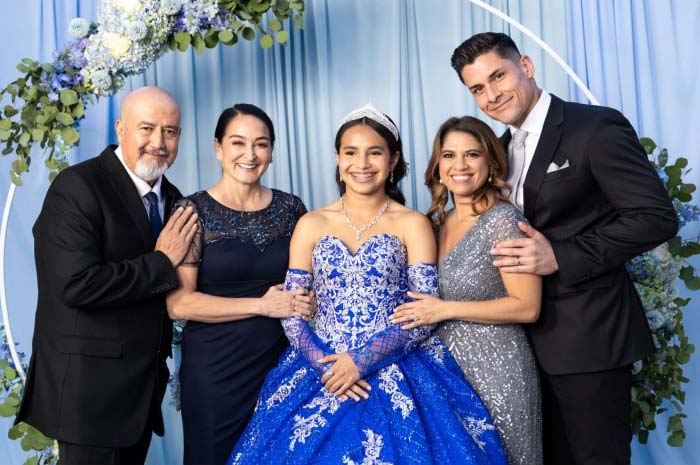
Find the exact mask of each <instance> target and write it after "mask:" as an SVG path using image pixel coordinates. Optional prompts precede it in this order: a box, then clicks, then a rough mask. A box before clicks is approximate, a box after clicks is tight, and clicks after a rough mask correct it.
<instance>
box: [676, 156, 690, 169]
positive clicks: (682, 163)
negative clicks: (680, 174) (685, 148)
mask: <svg viewBox="0 0 700 465" xmlns="http://www.w3.org/2000/svg"><path fill="white" fill-rule="evenodd" d="M675 165H676V166H678V167H679V168H685V167H686V166H688V160H687V159H686V158H679V159H678V160H676V163H675Z"/></svg>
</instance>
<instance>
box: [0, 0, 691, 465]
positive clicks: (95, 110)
mask: <svg viewBox="0 0 700 465" xmlns="http://www.w3.org/2000/svg"><path fill="white" fill-rule="evenodd" d="M490 3H491V5H493V6H495V7H496V8H499V9H501V10H503V11H505V12H507V13H508V14H510V15H512V16H513V17H514V18H515V19H517V20H518V21H520V22H522V23H523V24H524V25H525V26H527V27H528V28H530V29H532V30H533V31H534V32H535V33H537V34H538V35H540V36H541V37H542V38H543V39H544V40H545V41H546V42H547V43H549V44H550V45H551V46H552V47H553V48H554V49H555V50H556V51H557V52H558V53H559V54H560V55H561V56H563V57H564V58H565V59H566V60H567V61H568V62H569V63H570V65H571V66H572V67H573V68H574V70H575V71H576V72H577V73H578V74H579V76H580V77H581V78H582V79H583V80H584V82H585V83H586V84H587V85H588V86H589V88H590V89H591V90H592V92H593V94H594V95H595V96H596V97H597V98H598V99H599V100H600V101H601V103H602V104H604V105H607V106H611V107H614V108H617V109H619V110H621V111H622V112H623V113H624V114H625V115H626V116H627V117H628V118H629V119H630V121H631V122H632V124H633V126H635V128H636V129H637V131H638V133H639V134H640V135H645V136H650V137H652V138H654V139H655V140H656V141H657V142H658V143H660V144H661V145H663V146H664V147H667V148H668V149H669V152H670V153H671V154H672V155H674V156H685V157H687V158H688V159H689V160H690V163H691V166H694V167H695V170H694V171H693V172H691V173H690V175H689V176H688V179H690V180H691V181H692V182H694V183H696V184H700V175H699V174H698V173H699V172H700V170H699V169H698V166H700V156H699V154H698V145H697V142H696V141H697V135H693V134H697V129H694V128H692V127H691V122H697V121H699V120H700V91H699V90H698V87H697V85H696V83H695V78H696V76H698V75H700V65H699V64H698V60H697V58H696V52H697V46H698V44H700V32H699V29H698V24H700V2H698V1H697V0H674V1H670V0H667V1H664V0H658V1H657V0H646V1H643V0H618V1H615V2H611V1H606V0H598V1H596V0H567V1H564V2H561V1H546V0H539V1H536V0H532V1H526V0H511V1H508V0H491V2H490ZM0 6H1V7H2V9H3V12H2V13H3V14H2V15H0V47H2V49H3V52H2V55H1V56H0V86H5V85H6V84H8V83H9V82H10V81H12V80H13V79H15V78H16V77H17V75H18V72H17V71H16V70H15V65H16V64H17V63H18V62H19V60H20V59H21V58H23V57H31V58H34V59H39V60H40V61H42V62H45V61H49V60H51V54H52V52H53V51H54V50H56V49H58V48H61V47H63V46H64V45H65V44H66V43H67V42H68V41H69V40H70V37H69V35H68V32H67V31H68V23H69V21H70V20H71V19H72V18H73V17H76V16H81V17H84V18H87V19H91V20H94V19H96V18H97V10H98V6H99V5H98V1H97V0H82V1H79V0H60V1H58V0H54V1H51V0H43V1H42V0H26V1H22V2H20V1H10V0H5V1H3V2H2V4H1V5H0ZM306 6H307V11H306V14H305V27H304V30H303V32H302V31H294V32H293V33H292V34H291V37H290V41H289V44H288V45H287V46H285V47H281V46H275V47H274V48H273V49H271V50H267V51H264V50H262V49H260V47H259V46H258V45H257V44H256V43H239V44H237V45H235V46H234V47H218V48H216V49H213V50H206V51H205V52H204V53H202V54H201V55H199V56H197V55H195V53H194V52H192V51H188V52H186V53H179V52H178V53H168V54H166V55H165V56H164V57H163V58H162V59H161V60H159V61H158V62H157V63H156V64H154V65H153V66H151V67H150V68H149V69H148V70H147V71H146V72H145V73H144V74H143V75H142V76H138V77H135V78H132V79H129V80H128V82H127V83H126V85H125V88H124V89H123V90H122V92H120V93H119V94H118V95H115V96H114V97H112V98H108V99H102V100H101V101H99V103H97V104H96V105H93V106H91V107H89V109H88V112H87V118H86V119H85V120H84V121H83V122H82V124H81V143H80V147H79V148H78V149H76V150H74V152H73V154H72V158H71V161H72V162H78V161H81V160H85V159H87V158H90V157H92V156H95V155H96V154H98V153H99V152H100V151H101V150H102V149H103V148H104V146H105V145H106V144H107V143H112V142H116V138H115V134H114V129H113V122H114V120H115V118H116V117H117V115H118V110H119V106H120V103H121V101H122V99H123V97H124V95H125V94H126V93H127V92H128V90H129V89H132V88H135V87H139V86H142V85H144V84H157V85H159V86H162V87H164V88H165V89H167V90H168V91H170V92H171V93H172V94H173V95H174V96H175V97H176V98H177V100H178V102H179V103H180V105H181V107H182V116H183V121H182V126H183V135H182V139H181V142H180V151H179V156H178V159H177V162H176V163H175V165H174V166H173V168H172V169H171V170H170V172H169V173H168V176H169V177H170V179H171V180H173V181H174V182H175V183H176V184H177V185H178V186H179V187H180V189H181V190H182V192H183V193H185V194H189V193H192V192H194V191H197V190H199V189H204V188H206V187H208V186H210V185H212V184H213V183H214V182H215V181H216V180H217V178H218V176H219V173H220V168H219V165H218V163H217V161H216V158H215V157H214V155H213V151H212V148H211V145H212V138H213V132H214V126H215V122H216V119H217V117H218V115H219V113H220V111H221V110H222V109H224V108H225V107H227V106H230V105H232V104H233V103H235V102H251V103H255V104H257V105H259V106H261V107H262V108H264V109H265V110H267V112H268V113H269V114H270V116H271V117H272V119H273V121H274V122H275V125H276V129H277V132H278V134H279V142H278V144H277V145H276V147H275V153H274V163H273V164H272V165H271V167H270V169H269V171H268V173H267V174H266V175H265V177H264V182H265V183H266V184H267V185H271V186H274V187H277V188H280V189H283V190H287V191H292V192H294V193H295V194H297V195H299V196H301V198H302V199H303V200H304V201H305V202H306V205H307V207H309V208H315V207H319V206H321V205H323V204H324V203H327V202H329V201H331V200H333V199H334V198H335V197H336V196H337V192H336V190H335V184H334V181H333V171H334V160H333V139H334V134H335V129H336V124H337V122H338V121H339V120H340V118H341V117H342V116H343V115H344V114H345V113H346V112H348V111H349V110H351V109H353V108H356V107H358V106H360V105H364V104H365V103H367V102H369V101H371V102H372V103H374V105H376V106H377V107H378V108H380V109H381V110H383V111H384V112H386V113H388V114H389V115H390V116H392V118H394V120H395V121H397V123H398V125H399V128H400V130H401V134H402V137H403V140H404V144H405V145H404V150H405V155H406V157H407V159H408V161H409V162H410V166H411V171H410V174H409V177H408V178H407V179H406V180H405V181H404V182H403V184H402V187H403V189H404V192H405V193H406V197H407V199H408V203H409V205H410V206H412V207H414V208H417V209H419V210H422V211H425V210H426V209H427V207H428V205H429V197H428V194H427V192H426V190H425V188H424V186H423V182H422V178H423V172H424V170H425V167H426V162H427V158H428V154H429V148H430V146H431V143H432V137H433V135H434V132H435V131H436V129H437V128H438V126H439V125H440V123H441V122H442V121H444V120H445V119H446V118H447V117H449V116H452V115H462V114H471V115H477V116H480V117H482V118H486V117H485V115H483V114H482V113H481V112H480V111H479V110H478V109H477V107H476V106H475V104H474V102H473V100H472V98H471V97H470V96H469V95H468V94H467V92H466V90H465V88H464V87H463V86H462V84H461V83H460V82H459V80H458V79H457V76H456V74H455V73H454V71H453V70H452V69H451V68H450V66H449V59H450V55H451V53H452V50H453V49H454V47H455V46H457V45H458V44H459V43H461V42H462V41H463V40H464V39H466V38H467V37H469V36H470V35H471V34H473V33H477V32H483V31H487V30H495V31H504V32H508V33H511V34H512V36H513V38H514V39H515V40H516V42H517V43H518V44H519V45H520V46H521V51H522V52H523V53H527V54H529V55H531V56H532V58H533V60H534V62H535V65H536V78H537V82H538V83H539V84H540V85H541V86H543V87H544V88H545V89H546V90H548V91H550V92H553V93H556V94H557V95H559V96H560V97H563V98H565V99H570V100H577V101H582V102H585V97H584V96H583V94H582V93H581V92H579V91H578V90H577V89H576V88H575V86H574V85H573V83H572V81H571V80H569V79H568V78H567V76H566V75H565V73H564V72H563V71H562V70H561V68H560V67H559V66H558V65H557V64H556V63H555V62H554V61H553V60H552V59H550V58H549V57H548V56H546V55H545V54H544V52H543V51H542V50H540V49H539V47H538V46H537V45H536V44H534V43H533V42H532V41H530V40H529V39H527V38H525V37H524V36H523V35H522V34H521V33H519V32H517V31H515V30H512V29H511V28H509V27H507V26H506V24H505V23H503V22H502V21H501V20H499V19H498V18H495V17H494V16H492V15H490V14H488V13H486V12H484V11H483V10H481V9H479V8H476V7H474V6H472V5H471V4H470V3H469V2H468V1H467V0H443V1H440V2H437V1H429V0H406V1H399V0H354V1H353V0H333V1H323V0H307V3H306ZM2 105H4V103H2ZM486 119H487V120H488V118H486ZM488 121H489V123H490V124H492V126H493V127H494V129H495V130H496V131H497V132H499V133H500V131H502V130H503V126H501V125H499V124H498V123H495V122H493V121H490V120H488ZM33 156H34V163H33V166H32V170H31V172H30V173H29V174H27V175H25V176H24V184H25V185H24V186H23V187H21V188H19V189H18V190H17V194H16V196H15V200H14V204H13V208H12V213H11V220H10V227H9V231H8V237H7V245H6V258H5V263H4V266H5V273H6V280H7V283H6V284H7V290H8V304H9V308H10V313H11V322H12V327H13V330H14V334H15V337H16V339H17V340H18V341H19V343H20V346H19V347H20V350H22V351H24V352H25V353H27V356H28V355H29V352H30V350H31V337H32V329H33V321H34V311H35V305H36V281H35V277H34V262H33V253H32V236H31V227H32V224H33V222H34V220H35V218H36V216H37V214H38V212H39V209H40V207H41V203H42V200H43V197H44V195H45V192H46V189H47V186H48V182H47V180H46V176H47V173H46V171H45V170H44V169H43V163H42V161H41V153H39V152H36V153H34V154H33ZM10 162H11V159H10V158H8V159H2V160H1V161H0V163H2V164H3V165H2V166H4V168H2V169H0V192H2V194H0V195H2V197H1V198H2V199H3V201H4V198H5V196H6V193H7V189H8V186H9V175H8V174H7V171H8V170H9V167H10ZM696 199H697V197H696ZM699 230H700V228H699V227H698V225H697V224H696V225H692V226H689V227H687V228H686V229H685V230H684V231H683V234H684V235H685V236H686V237H697V236H698V233H699ZM695 265H696V266H700V262H698V261H696V262H695ZM683 294H684V295H685V296H688V297H692V298H693V301H692V302H691V304H690V306H689V307H687V308H686V320H685V321H686V327H687V329H688V333H689V336H690V338H691V339H692V340H694V341H695V342H696V343H698V342H700V315H698V310H700V295H699V294H698V293H690V292H688V291H687V290H685V289H683ZM686 373H687V376H688V377H689V378H690V379H691V380H692V381H691V384H690V385H689V387H688V396H687V403H686V406H685V411H686V412H687V413H688V414H689V416H690V418H689V419H688V420H687V422H686V432H687V434H688V440H687V441H686V445H685V446H684V447H683V448H682V449H674V448H671V447H669V446H667V445H666V443H665V434H664V431H663V430H664V429H665V423H664V421H663V420H661V421H660V422H659V425H660V427H661V429H662V431H658V432H657V433H655V434H652V435H651V438H650V441H649V445H648V446H640V445H638V444H636V443H635V444H634V448H633V463H634V464H635V465H649V464H657V465H667V464H673V465H675V464H687V465H691V464H697V463H700V444H698V442H697V440H696V439H697V438H698V437H700V413H699V412H700V359H699V357H698V355H697V354H696V356H695V358H694V359H693V361H692V362H691V364H690V365H689V366H688V368H687V370H686ZM163 410H164V412H165V415H166V425H167V426H166V429H167V434H166V436H165V438H163V439H160V438H154V441H153V443H152V446H151V450H150V452H149V456H148V461H147V463H148V464H150V465H155V464H174V463H180V461H181V454H182V432H181V423H180V418H179V414H178V413H177V412H176V411H175V410H174V409H173V408H172V407H170V406H168V405H165V406H164V408H163ZM9 426H10V421H9V420H8V419H0V463H3V464H13V465H14V464H16V465H19V464H21V463H23V462H24V458H25V455H24V453H23V452H22V451H21V449H20V447H19V444H17V443H16V441H9V440H8V439H6V437H5V433H4V431H6V430H7V428H8V427H9Z"/></svg>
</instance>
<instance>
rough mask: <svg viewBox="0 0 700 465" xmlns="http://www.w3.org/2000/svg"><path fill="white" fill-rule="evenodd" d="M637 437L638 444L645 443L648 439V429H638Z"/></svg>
mask: <svg viewBox="0 0 700 465" xmlns="http://www.w3.org/2000/svg"><path fill="white" fill-rule="evenodd" d="M637 439H638V440H639V443H640V444H646V443H647V441H649V431H647V430H645V429H643V430H640V431H639V433H637Z"/></svg>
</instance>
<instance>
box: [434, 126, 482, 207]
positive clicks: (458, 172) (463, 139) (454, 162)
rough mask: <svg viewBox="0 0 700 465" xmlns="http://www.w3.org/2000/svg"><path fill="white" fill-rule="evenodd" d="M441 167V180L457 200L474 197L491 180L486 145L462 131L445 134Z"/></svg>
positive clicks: (441, 151) (439, 168) (439, 167)
mask: <svg viewBox="0 0 700 465" xmlns="http://www.w3.org/2000/svg"><path fill="white" fill-rule="evenodd" d="M438 170H439V174H440V179H441V180H442V183H443V184H444V185H445V187H447V189H449V190H450V192H452V194H453V195H454V198H455V201H457V200H459V199H463V200H471V199H472V197H473V195H474V193H475V192H476V191H478V190H479V189H480V188H481V187H482V186H484V184H486V183H487V182H488V177H489V171H490V169H489V165H488V162H487V159H486V156H485V154H484V148H483V147H482V146H481V144H480V143H479V141H478V140H477V139H476V138H475V137H474V136H473V135H471V134H469V133H467V132H462V131H451V132H448V133H447V134H446V135H445V138H444V141H443V143H442V148H441V150H440V161H439V164H438Z"/></svg>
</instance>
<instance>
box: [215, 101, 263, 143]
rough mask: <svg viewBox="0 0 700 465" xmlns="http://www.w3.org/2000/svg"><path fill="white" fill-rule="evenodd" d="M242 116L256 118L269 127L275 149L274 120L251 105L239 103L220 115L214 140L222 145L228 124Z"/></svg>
mask: <svg viewBox="0 0 700 465" xmlns="http://www.w3.org/2000/svg"><path fill="white" fill-rule="evenodd" d="M240 115H250V116H254V117H256V118H257V119H259V120H260V121H262V122H263V123H264V124H265V126H267V132H268V134H269V136H270V145H271V146H273V147H274V145H275V128H274V126H273V125H272V120H271V119H270V117H269V116H267V113H265V112H264V111H263V110H262V109H261V108H259V107H256V106H255V105H252V104H250V103H237V104H235V105H234V106H232V107H231V108H227V109H225V110H224V111H222V112H221V115H219V121H217V122H216V129H215V130H214V138H215V139H216V140H218V141H219V143H221V142H222V140H223V138H224V135H225V133H226V127H227V126H228V124H229V123H230V122H231V120H233V119H234V118H235V117H237V116H240Z"/></svg>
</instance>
